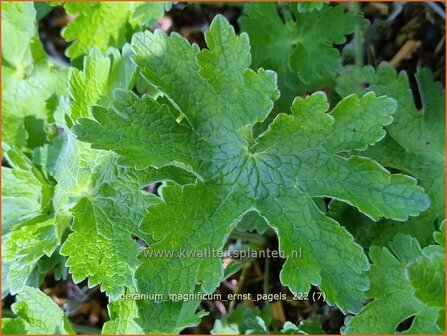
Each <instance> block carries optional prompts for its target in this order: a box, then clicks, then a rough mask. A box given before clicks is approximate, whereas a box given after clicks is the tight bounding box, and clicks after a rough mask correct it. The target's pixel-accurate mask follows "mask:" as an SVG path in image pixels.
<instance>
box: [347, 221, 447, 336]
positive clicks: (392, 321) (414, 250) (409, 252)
mask: <svg viewBox="0 0 447 336" xmlns="http://www.w3.org/2000/svg"><path fill="white" fill-rule="evenodd" d="M441 234H442V235H443V236H444V235H445V222H444V223H443V225H442V233H441ZM438 243H440V242H438ZM389 246H390V248H389V249H387V248H385V247H376V246H373V247H372V248H371V250H370V257H371V259H372V262H373V265H372V267H371V271H370V272H369V278H370V280H371V288H370V289H369V290H368V293H367V295H368V297H371V298H373V299H374V300H373V301H372V302H371V303H369V304H368V305H367V306H366V307H365V308H363V310H362V311H361V312H360V313H359V314H358V315H357V316H355V317H354V318H352V319H350V320H349V321H348V323H347V327H346V330H345V332H346V333H353V334H367V333H373V332H374V333H381V334H392V333H395V332H396V331H397V330H396V328H397V327H398V325H399V324H400V323H401V322H402V321H404V320H406V319H408V318H410V317H413V318H414V319H413V321H412V323H411V326H410V327H409V329H408V330H406V333H409V334H437V333H441V332H443V331H444V330H445V319H444V316H445V302H444V299H445V245H442V246H440V245H429V246H427V247H426V248H424V249H421V248H420V246H419V244H418V242H417V240H416V239H414V238H412V237H410V236H407V235H396V236H395V238H394V239H393V241H392V242H390V244H389Z"/></svg>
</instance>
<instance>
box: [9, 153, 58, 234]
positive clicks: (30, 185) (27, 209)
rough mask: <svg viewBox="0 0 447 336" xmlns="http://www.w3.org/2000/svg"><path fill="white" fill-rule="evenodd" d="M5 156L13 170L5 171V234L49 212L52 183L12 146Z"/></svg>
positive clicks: (10, 168)
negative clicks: (16, 225)
mask: <svg viewBox="0 0 447 336" xmlns="http://www.w3.org/2000/svg"><path fill="white" fill-rule="evenodd" d="M3 152H4V154H5V158H6V159H7V161H8V163H9V165H10V167H2V186H3V187H2V230H3V232H2V233H3V234H5V233H7V232H8V231H9V229H10V227H11V226H13V225H15V224H19V223H22V222H25V221H27V220H30V219H32V218H34V217H37V216H39V215H41V214H45V213H46V212H48V208H49V207H50V206H51V204H50V203H51V198H52V196H53V185H52V182H50V181H48V180H47V179H46V178H45V176H44V175H43V173H42V172H41V171H40V170H39V169H38V168H37V167H36V166H35V165H34V164H33V163H32V162H31V161H30V160H29V159H28V158H27V157H26V156H25V155H23V154H22V153H20V152H19V151H17V150H15V149H11V148H9V147H8V146H5V145H4V146H3Z"/></svg>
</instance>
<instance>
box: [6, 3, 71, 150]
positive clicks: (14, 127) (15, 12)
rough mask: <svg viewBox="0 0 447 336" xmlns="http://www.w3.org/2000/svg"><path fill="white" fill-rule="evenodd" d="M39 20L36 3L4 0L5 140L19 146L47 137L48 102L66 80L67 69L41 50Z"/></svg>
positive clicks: (62, 90) (49, 118) (59, 91)
mask: <svg viewBox="0 0 447 336" xmlns="http://www.w3.org/2000/svg"><path fill="white" fill-rule="evenodd" d="M35 21H36V11H35V9H34V7H33V4H32V3H26V2H5V3H4V6H3V7H2V37H3V41H4V48H2V59H3V60H4V61H3V63H2V141H4V142H6V143H8V144H10V145H13V146H16V147H17V148H19V149H20V148H22V147H25V146H29V147H35V146H36V145H37V144H39V143H42V141H46V137H47V135H46V129H45V124H46V123H47V121H49V120H50V121H51V114H52V112H53V111H52V109H51V106H50V104H48V102H49V100H50V99H51V98H52V97H53V95H56V94H61V93H63V92H64V90H65V84H66V82H65V81H66V71H58V70H57V69H56V68H55V67H54V66H53V65H52V64H50V63H49V62H48V60H47V57H46V55H45V53H44V52H43V51H42V50H41V49H42V46H41V45H40V41H39V37H38V35H37V30H36V22H35ZM30 127H32V128H34V129H29V128H30Z"/></svg>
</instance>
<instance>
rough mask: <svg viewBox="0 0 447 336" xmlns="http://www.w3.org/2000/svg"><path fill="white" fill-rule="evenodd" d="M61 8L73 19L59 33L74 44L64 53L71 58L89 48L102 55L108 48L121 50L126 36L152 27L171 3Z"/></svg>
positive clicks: (67, 5)
mask: <svg viewBox="0 0 447 336" xmlns="http://www.w3.org/2000/svg"><path fill="white" fill-rule="evenodd" d="M64 7H65V10H66V11H67V13H68V14H70V15H75V16H76V18H75V19H74V20H73V21H72V22H71V23H69V24H68V26H67V27H66V28H65V29H64V30H63V31H62V36H63V37H64V38H65V39H66V40H67V41H69V42H70V41H73V43H72V44H71V45H70V46H69V47H68V48H67V50H66V54H67V56H68V57H70V58H72V59H74V58H77V57H79V56H82V55H85V54H88V53H89V51H90V49H91V48H98V49H100V50H101V51H102V52H105V51H106V50H107V48H108V47H117V48H120V49H121V47H122V46H123V45H124V43H125V42H126V41H127V36H128V35H130V34H131V33H133V32H134V31H136V30H139V29H142V28H143V27H145V26H147V25H149V24H153V23H154V21H155V20H157V19H159V18H160V17H162V16H163V14H164V10H165V8H169V7H170V3H163V2H147V3H141V2H121V3H120V2H91V3H88V2H85V3H72V2H66V3H65V4H64Z"/></svg>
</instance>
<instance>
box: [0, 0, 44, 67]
mask: <svg viewBox="0 0 447 336" xmlns="http://www.w3.org/2000/svg"><path fill="white" fill-rule="evenodd" d="M35 19H36V10H35V9H34V6H33V4H32V3H26V2H5V3H4V4H3V6H2V41H3V43H4V44H3V45H4V46H5V47H6V48H2V59H3V63H6V64H8V65H9V66H10V67H13V68H22V69H24V68H25V67H27V66H28V65H30V63H32V58H31V49H30V44H31V41H32V39H33V38H34V37H35V34H36V23H35Z"/></svg>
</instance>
